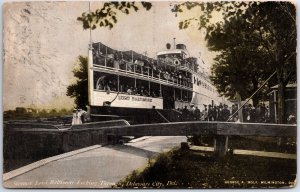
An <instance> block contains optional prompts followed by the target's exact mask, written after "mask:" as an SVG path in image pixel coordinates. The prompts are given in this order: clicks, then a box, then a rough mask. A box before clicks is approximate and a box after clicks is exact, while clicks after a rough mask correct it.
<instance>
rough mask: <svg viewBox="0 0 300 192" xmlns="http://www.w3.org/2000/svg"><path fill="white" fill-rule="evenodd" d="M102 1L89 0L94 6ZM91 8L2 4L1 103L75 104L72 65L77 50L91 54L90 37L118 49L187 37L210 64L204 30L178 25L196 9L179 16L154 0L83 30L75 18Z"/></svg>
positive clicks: (157, 47) (150, 50) (156, 47)
mask: <svg viewBox="0 0 300 192" xmlns="http://www.w3.org/2000/svg"><path fill="white" fill-rule="evenodd" d="M99 7H101V3H97V2H91V9H92V10H95V9H97V8H99ZM88 10H89V3H88V2H13V3H7V4H4V6H3V19H4V20H3V21H4V22H3V28H4V36H3V40H4V46H3V48H4V56H3V59H4V63H3V71H4V73H3V107H4V110H8V109H14V108H15V107H17V106H21V107H33V108H58V109H59V108H71V107H73V105H74V104H73V99H71V98H69V97H67V96H66V88H67V86H68V85H70V84H71V83H73V82H74V81H75V79H74V77H73V74H72V70H73V69H74V67H75V66H76V62H77V58H78V56H79V55H83V56H87V54H88V44H89V41H90V38H91V40H92V42H102V43H104V44H106V45H108V46H110V47H111V48H114V49H117V50H134V51H136V52H138V53H143V52H145V51H147V54H148V56H150V57H155V55H156V53H157V52H159V51H162V50H164V49H166V43H171V44H172V45H173V38H176V43H184V44H186V45H187V49H188V51H189V53H190V55H191V56H193V57H200V56H201V59H202V60H203V61H204V62H205V64H203V63H200V64H201V67H203V68H205V69H206V70H209V68H210V66H211V64H212V62H213V57H214V56H215V53H212V52H209V51H208V50H207V48H206V42H205V40H204V32H203V31H199V30H198V29H197V28H196V26H194V27H193V26H192V27H190V28H189V29H188V30H179V28H178V23H179V21H181V20H182V19H184V18H188V17H193V16H195V14H198V13H197V10H195V11H190V12H187V13H186V14H183V15H179V16H178V17H175V15H174V13H172V12H171V7H170V2H153V7H152V8H151V10H150V11H146V10H140V11H138V12H132V13H131V14H129V15H120V16H119V17H118V18H119V20H118V23H117V24H116V25H115V27H114V28H112V29H111V30H109V29H108V28H98V29H96V30H93V31H92V36H91V37H90V33H89V30H83V28H82V24H81V23H80V22H79V21H77V20H76V18H77V17H78V16H80V15H81V14H82V13H83V12H87V11H88Z"/></svg>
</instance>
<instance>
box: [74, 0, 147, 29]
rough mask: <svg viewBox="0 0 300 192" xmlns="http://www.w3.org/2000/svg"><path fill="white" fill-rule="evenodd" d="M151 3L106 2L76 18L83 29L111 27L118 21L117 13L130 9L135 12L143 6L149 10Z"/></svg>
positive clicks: (126, 12)
mask: <svg viewBox="0 0 300 192" xmlns="http://www.w3.org/2000/svg"><path fill="white" fill-rule="evenodd" d="M151 7H152V4H151V3H149V2H143V1H141V2H124V1H123V2H117V1H112V2H106V3H104V4H103V7H102V8H101V9H97V10H96V11H94V12H88V13H86V12H85V13H82V15H81V17H78V18H77V20H78V21H81V22H82V27H83V29H96V28H97V26H98V27H108V28H109V29H111V28H113V26H114V24H116V23H117V22H118V18H117V15H118V14H126V15H128V14H130V12H131V11H135V12H137V11H138V10H139V9H141V8H143V9H146V10H147V11H148V10H150V9H151Z"/></svg>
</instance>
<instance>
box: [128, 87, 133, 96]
mask: <svg viewBox="0 0 300 192" xmlns="http://www.w3.org/2000/svg"><path fill="white" fill-rule="evenodd" d="M127 93H128V94H129V95H131V94H132V87H131V89H130V88H128V89H127Z"/></svg>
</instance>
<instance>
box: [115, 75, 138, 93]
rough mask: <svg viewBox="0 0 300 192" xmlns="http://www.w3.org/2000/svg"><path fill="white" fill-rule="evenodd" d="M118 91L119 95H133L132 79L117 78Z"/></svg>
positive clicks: (133, 85) (133, 84) (133, 83)
mask: <svg viewBox="0 0 300 192" xmlns="http://www.w3.org/2000/svg"><path fill="white" fill-rule="evenodd" d="M119 85H120V87H119V91H120V93H127V94H133V91H134V87H135V82H134V79H133V78H130V77H124V76H120V77H119Z"/></svg>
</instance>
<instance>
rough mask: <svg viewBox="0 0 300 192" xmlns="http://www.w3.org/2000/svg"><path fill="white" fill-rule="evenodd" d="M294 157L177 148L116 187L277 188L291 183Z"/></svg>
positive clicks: (294, 173)
mask: <svg viewBox="0 0 300 192" xmlns="http://www.w3.org/2000/svg"><path fill="white" fill-rule="evenodd" d="M296 170H297V168H296V160H287V159H275V158H263V157H253V156H236V155H235V156H234V155H229V156H227V157H225V158H222V159H216V158H214V157H213V156H212V155H211V154H208V153H200V152H192V151H187V152H183V151H181V150H179V149H176V150H173V151H170V152H168V153H163V154H160V155H159V156H158V157H156V159H155V161H152V162H151V161H150V162H149V165H148V166H147V167H146V168H145V169H144V170H142V171H134V172H133V173H132V174H131V175H129V176H128V177H127V178H125V179H124V180H122V181H120V182H119V183H118V184H117V185H116V187H118V188H136V187H137V188H279V187H289V186H291V185H293V182H294V180H295V178H296Z"/></svg>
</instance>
